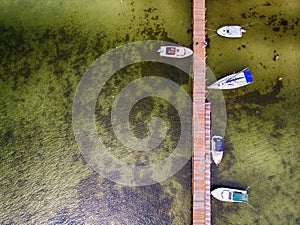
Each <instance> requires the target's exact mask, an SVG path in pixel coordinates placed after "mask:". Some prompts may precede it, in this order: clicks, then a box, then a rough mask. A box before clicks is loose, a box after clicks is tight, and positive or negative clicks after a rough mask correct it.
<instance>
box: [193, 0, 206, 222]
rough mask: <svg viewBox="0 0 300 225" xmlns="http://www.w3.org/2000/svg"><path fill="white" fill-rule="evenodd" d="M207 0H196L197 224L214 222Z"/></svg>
mask: <svg viewBox="0 0 300 225" xmlns="http://www.w3.org/2000/svg"><path fill="white" fill-rule="evenodd" d="M205 10H206V9H205V0H194V1H193V42H194V47H193V50H194V58H193V76H194V79H193V157H192V162H193V178H192V182H193V184H192V192H193V224H205V225H209V224H211V205H210V163H211V159H210V104H209V103H206V49H205V47H206V44H205V22H206V21H205Z"/></svg>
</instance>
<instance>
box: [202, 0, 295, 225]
mask: <svg viewBox="0 0 300 225" xmlns="http://www.w3.org/2000/svg"><path fill="white" fill-rule="evenodd" d="M207 8H208V9H207V18H208V21H207V27H208V28H210V29H216V28H218V27H220V26H223V25H226V24H240V25H244V28H245V29H246V30H247V32H246V33H245V34H244V36H243V38H241V39H236V40H232V39H224V38H221V37H218V36H212V35H214V33H213V32H210V31H209V32H208V34H207V36H210V38H209V48H208V58H207V63H208V65H209V66H210V68H211V69H212V71H213V72H214V74H215V75H216V76H217V77H218V78H219V77H222V76H224V75H226V74H230V73H232V72H233V71H238V70H241V69H243V68H245V67H247V66H248V67H249V68H250V69H251V71H252V74H253V77H254V83H253V84H250V85H248V86H247V87H245V88H240V89H238V90H230V91H224V92H223V93H224V96H225V100H226V106H227V116H228V121H227V122H228V124H227V129H226V134H225V156H224V159H223V161H222V163H221V164H220V165H219V167H218V168H216V167H213V168H212V172H213V179H212V183H213V186H218V185H227V186H233V187H239V188H247V187H248V186H250V188H249V203H250V204H251V206H253V207H254V208H255V209H256V210H254V209H252V208H251V207H248V206H247V205H246V204H230V203H220V202H217V201H216V200H214V199H213V200H212V213H213V223H214V224H220V225H223V224H226V225H227V224H233V225H236V224H259V225H262V224H299V223H300V217H299V211H300V202H299V197H298V196H299V193H300V172H299V171H300V164H299V161H298V160H299V157H300V152H299V147H298V146H299V144H300V140H299V125H300V117H299V111H300V104H299V103H300V102H299V99H300V98H299V97H300V93H299V85H300V77H299V69H300V65H299V59H300V53H299V46H300V45H299V44H300V39H299V35H300V32H299V31H300V4H299V2H297V1H274V0H273V1H247V2H241V1H238V0H234V1H216V0H215V1H214V0H211V1H207ZM277 55H278V56H279V58H278V59H277V60H275V58H276V56H277Z"/></svg>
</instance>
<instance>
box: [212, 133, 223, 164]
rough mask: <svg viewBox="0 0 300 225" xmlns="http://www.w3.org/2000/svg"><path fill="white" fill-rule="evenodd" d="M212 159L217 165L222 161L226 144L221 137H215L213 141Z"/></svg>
mask: <svg viewBox="0 0 300 225" xmlns="http://www.w3.org/2000/svg"><path fill="white" fill-rule="evenodd" d="M211 148H212V158H213V161H214V162H215V164H216V165H219V163H220V162H221V160H222V157H223V151H224V144H223V138H222V137H221V136H217V135H214V136H213V137H212V139H211Z"/></svg>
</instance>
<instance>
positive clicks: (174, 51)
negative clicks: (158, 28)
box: [157, 46, 193, 58]
mask: <svg viewBox="0 0 300 225" xmlns="http://www.w3.org/2000/svg"><path fill="white" fill-rule="evenodd" d="M157 52H159V55H160V56H163V57H171V58H185V57H189V56H191V55H192V54H193V51H192V50H191V49H189V48H186V47H182V46H161V47H160V49H159V50H158V51H157Z"/></svg>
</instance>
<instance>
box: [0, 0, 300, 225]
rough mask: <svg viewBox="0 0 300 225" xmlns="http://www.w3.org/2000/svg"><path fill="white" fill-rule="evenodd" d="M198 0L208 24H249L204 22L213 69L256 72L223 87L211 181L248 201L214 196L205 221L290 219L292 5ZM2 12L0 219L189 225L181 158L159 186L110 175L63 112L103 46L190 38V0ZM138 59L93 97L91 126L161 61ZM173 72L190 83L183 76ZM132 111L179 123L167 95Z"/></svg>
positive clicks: (15, 7)
mask: <svg viewBox="0 0 300 225" xmlns="http://www.w3.org/2000/svg"><path fill="white" fill-rule="evenodd" d="M206 4H207V8H208V9H207V27H208V28H210V29H216V28H218V27H219V26H222V25H225V24H243V25H244V24H245V25H246V26H245V28H246V29H247V33H246V34H245V35H244V37H243V38H242V39H237V40H231V39H224V38H221V37H218V36H212V35H214V32H211V31H208V33H207V36H209V38H208V41H209V45H208V49H207V50H208V52H207V54H208V58H207V63H208V65H209V66H210V68H211V70H212V71H213V73H214V74H215V75H216V77H218V78H219V77H222V76H224V75H225V74H228V73H231V72H233V71H237V70H240V69H243V68H244V67H246V66H249V67H250V69H251V71H252V73H253V76H254V80H255V81H254V83H253V84H251V85H249V86H247V87H245V88H241V89H238V90H232V91H225V92H224V96H225V99H226V106H227V113H228V125H227V130H226V136H225V140H226V143H225V151H226V152H225V155H224V159H223V161H222V163H221V164H220V165H219V167H218V168H216V167H215V166H212V172H213V177H212V184H213V186H217V185H224V184H225V185H228V186H235V187H241V188H246V187H247V186H249V185H250V189H249V194H250V197H249V203H250V204H251V205H252V206H253V207H254V208H255V209H256V211H255V210H253V209H251V208H250V207H248V206H247V205H246V204H229V203H220V202H217V201H215V200H214V199H213V200H212V213H213V224H221V225H224V224H226V225H227V224H233V225H236V224H259V225H261V224H299V223H300V221H299V220H300V219H299V211H300V204H299V200H298V197H297V196H298V195H299V191H300V188H299V187H300V185H299V183H300V180H299V179H300V174H299V171H300V170H299V169H300V168H299V163H298V158H299V151H298V148H297V147H298V145H299V138H298V136H299V129H298V127H299V122H300V121H299V88H298V87H299V83H300V79H299V76H298V71H299V69H300V68H299V67H300V66H299V63H298V60H299V59H300V56H299V51H298V48H299V47H298V46H299V25H300V21H299V20H300V19H299V15H300V4H299V3H298V2H297V1H296V0H293V1H278V0H276V1H275V0H273V1H266V2H264V1H263V2H262V1H251V2H244V1H243V2H242V1H238V0H233V1H220V0H210V1H207V2H206ZM0 12H1V14H0V58H1V62H0V101H1V102H0V105H1V107H0V147H1V151H0V174H1V178H0V224H141V225H144V224H176V225H177V224H178V225H182V224H190V221H191V196H190V195H191V194H190V193H191V184H190V183H191V166H190V164H188V165H187V166H186V167H185V168H183V169H182V170H181V171H180V172H179V173H177V174H176V175H175V176H174V177H172V178H170V179H168V180H167V181H165V182H163V183H160V184H155V185H151V186H146V187H135V188H133V187H126V186H122V185H118V184H115V183H113V182H110V181H108V180H106V179H103V178H102V177H101V176H98V175H97V174H96V173H94V172H93V171H92V170H91V168H90V167H89V165H88V164H87V163H86V162H85V160H84V159H83V158H82V157H81V155H80V150H79V149H78V147H77V145H76V142H75V140H74V136H73V131H72V121H71V119H72V103H73V97H74V94H75V91H76V87H77V84H78V82H79V80H80V78H81V76H82V75H83V74H84V72H85V71H86V69H87V68H88V67H89V66H90V65H91V63H92V62H93V61H94V60H95V59H96V58H97V57H99V56H100V55H101V54H102V53H104V52H106V51H108V50H110V49H112V48H115V47H117V46H120V45H122V44H125V43H129V42H132V41H136V40H150V39H154V40H157V39H158V40H165V41H173V42H176V43H179V44H181V45H186V46H190V45H191V2H183V1H179V0H173V1H171V0H166V1H157V0H155V1H127V0H123V1H122V2H121V1H119V0H114V1H111V0H102V1H96V0H87V1H73V0H66V1H55V2H54V1H47V0H41V1H33V0H25V1H24V0H23V1H10V0H0ZM179 18H180V19H179ZM247 24H248V25H247ZM277 55H278V56H279V58H278V60H274V57H276V56H277ZM141 68H142V69H140V70H138V71H143V73H142V74H141V73H132V76H129V77H126V78H123V79H120V77H118V76H116V77H114V78H113V79H111V80H110V82H111V84H112V85H113V86H114V89H113V90H110V89H109V88H108V87H107V89H106V91H105V93H103V95H101V96H100V97H99V100H100V104H99V106H98V107H102V111H101V113H100V114H97V119H98V124H99V125H100V126H99V130H100V131H99V132H100V133H101V132H105V131H107V130H108V131H109V129H110V127H109V126H106V123H107V121H108V120H109V119H108V115H109V114H108V112H109V110H108V109H109V107H110V104H111V98H110V96H112V95H115V92H114V91H117V90H119V89H120V87H122V85H124V84H126V83H127V82H129V81H130V80H132V79H134V78H137V77H140V76H142V75H145V74H146V75H148V74H151V71H152V69H153V70H154V71H155V73H158V74H159V73H160V72H162V71H165V70H166V69H168V68H163V69H162V68H159V67H157V65H152V64H145V65H144V66H143V67H141ZM134 69H135V68H134ZM128 71H130V69H129V70H127V72H128ZM119 76H120V74H119ZM279 78H280V79H279ZM175 80H176V79H175ZM176 81H177V82H179V83H180V84H181V85H182V87H184V88H185V89H186V90H189V88H190V86H189V83H188V82H189V81H188V79H187V78H186V77H185V78H183V79H179V80H176ZM101 104H103V105H104V106H106V107H103V105H101ZM145 106H146V107H145ZM140 108H144V110H141V111H140ZM133 112H134V113H133V114H132V121H133V126H136V127H139V128H141V129H142V130H143V131H144V134H147V127H146V124H145V121H148V120H149V118H150V117H151V116H153V115H154V116H155V115H157V114H159V115H162V116H163V118H164V119H165V120H166V123H167V124H169V126H170V127H172V126H173V127H172V130H173V129H174V130H175V131H176V130H177V129H178V127H177V126H176V125H174V121H177V119H176V112H174V109H173V108H172V107H170V106H169V105H168V104H167V103H165V102H159V101H157V99H154V98H153V99H147V100H146V101H145V102H144V103H141V105H140V106H139V105H137V106H136V108H134V111H133ZM170 115H171V116H170ZM143 116H144V117H145V118H144V119H142V117H143ZM174 118H175V119H174ZM171 122H172V123H171ZM101 123H102V124H103V127H102V126H101ZM172 124H173V125H172ZM137 134H139V135H143V133H140V132H137ZM172 135H173V136H172ZM174 137H175V138H174ZM172 138H174V139H176V132H175V134H172V133H170V134H169V136H168V139H167V140H166V141H165V143H164V146H162V147H163V148H168V147H170V146H173V145H174V141H172V140H173V139H172ZM164 157H165V156H164Z"/></svg>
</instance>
